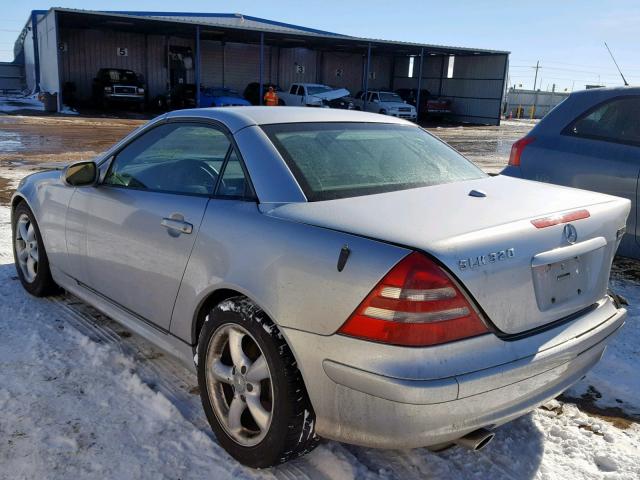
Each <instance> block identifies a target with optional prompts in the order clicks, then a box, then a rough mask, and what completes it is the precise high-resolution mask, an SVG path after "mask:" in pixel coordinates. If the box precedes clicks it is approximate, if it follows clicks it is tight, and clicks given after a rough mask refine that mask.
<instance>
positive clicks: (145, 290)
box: [67, 122, 231, 329]
mask: <svg viewBox="0 0 640 480" xmlns="http://www.w3.org/2000/svg"><path fill="white" fill-rule="evenodd" d="M230 151H231V141H230V140H229V138H228V137H227V135H226V133H225V132H224V131H222V130H221V129H219V128H216V127H215V126H213V125H211V124H205V123H187V122H171V123H165V124H163V125H160V126H157V127H155V128H152V129H151V130H149V131H147V132H145V133H143V134H142V135H141V136H139V137H137V138H136V139H135V140H133V141H132V142H131V143H129V144H128V145H127V146H125V147H124V148H123V149H122V150H120V151H119V152H118V153H117V154H116V155H115V156H114V157H113V159H112V160H111V162H110V165H109V167H108V171H107V172H106V174H105V176H104V179H103V180H102V181H101V182H100V184H99V185H98V186H96V187H91V188H82V189H78V190H77V192H76V194H75V195H74V198H73V199H72V206H71V208H70V211H74V212H75V213H74V214H72V216H71V217H70V218H69V219H68V222H67V223H68V225H71V226H75V228H68V230H69V231H70V232H73V231H76V232H78V231H82V227H78V225H81V224H84V236H83V235H79V236H78V235H77V234H76V237H77V238H74V237H73V233H70V238H68V239H67V244H68V251H69V254H70V256H74V254H75V256H76V257H79V259H80V261H79V262H75V263H77V264H78V266H77V268H76V271H75V275H76V276H77V278H78V280H79V281H81V282H82V283H84V284H85V285H86V286H88V287H89V288H91V289H93V290H95V291H96V292H97V293H99V294H100V295H102V296H104V297H106V298H107V299H109V300H111V301H112V302H114V303H116V304H118V305H120V306H121V307H123V308H124V309H126V310H128V311H130V312H132V313H134V314H135V315H137V316H138V317H141V318H142V319H143V320H145V321H148V322H152V323H154V324H156V325H157V326H158V327H160V328H162V329H168V327H169V324H170V320H171V312H172V310H173V306H174V302H175V298H176V295H177V292H178V288H179V286H180V282H181V279H182V275H183V273H184V270H185V267H186V264H187V261H188V259H189V255H190V253H191V250H192V248H193V245H194V240H195V237H196V234H197V232H198V228H199V226H200V222H201V220H202V217H203V215H204V211H205V209H206V206H207V203H208V201H209V198H210V196H211V195H212V194H213V192H214V191H215V187H216V184H217V182H218V178H219V176H220V175H219V172H220V170H221V168H222V165H223V163H224V160H225V158H226V157H227V156H228V155H229V152H230ZM80 211H82V212H86V217H85V218H84V219H83V218H82V217H81V214H79V213H78V212H80ZM73 215H75V219H74V218H73ZM79 215H80V217H79ZM82 237H84V238H82Z"/></svg>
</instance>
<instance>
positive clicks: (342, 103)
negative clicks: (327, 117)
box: [323, 97, 355, 110]
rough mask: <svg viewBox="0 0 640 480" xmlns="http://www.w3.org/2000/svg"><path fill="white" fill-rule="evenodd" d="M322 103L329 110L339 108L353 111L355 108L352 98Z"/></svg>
mask: <svg viewBox="0 0 640 480" xmlns="http://www.w3.org/2000/svg"><path fill="white" fill-rule="evenodd" d="M323 103H324V104H325V105H328V106H329V108H341V109H343V110H353V109H354V108H355V105H354V103H353V98H352V97H340V98H334V99H333V100H325V101H324V102H323Z"/></svg>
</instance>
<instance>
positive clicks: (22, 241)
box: [15, 213, 39, 283]
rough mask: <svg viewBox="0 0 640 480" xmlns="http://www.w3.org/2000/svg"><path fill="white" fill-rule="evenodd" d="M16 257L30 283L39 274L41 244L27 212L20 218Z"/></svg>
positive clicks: (17, 224)
mask: <svg viewBox="0 0 640 480" xmlns="http://www.w3.org/2000/svg"><path fill="white" fill-rule="evenodd" d="M15 248H16V258H17V259H18V265H19V266H20V270H21V271H22V274H23V275H24V278H25V280H26V281H27V282H28V283H33V282H34V281H35V279H36V276H37V275H38V262H39V254H38V252H39V245H38V237H37V236H36V229H35V226H34V224H33V222H32V221H31V219H30V218H29V216H28V215H27V214H26V213H23V214H21V215H20V217H19V218H18V222H17V223H16V237H15Z"/></svg>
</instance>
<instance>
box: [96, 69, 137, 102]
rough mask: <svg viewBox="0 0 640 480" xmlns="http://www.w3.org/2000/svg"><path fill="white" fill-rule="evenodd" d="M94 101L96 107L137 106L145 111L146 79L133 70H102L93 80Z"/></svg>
mask: <svg viewBox="0 0 640 480" xmlns="http://www.w3.org/2000/svg"><path fill="white" fill-rule="evenodd" d="M92 93H93V100H94V102H95V104H96V105H99V106H101V107H103V108H109V107H111V106H112V105H114V104H116V103H119V104H130V105H136V106H138V108H140V110H143V109H144V104H145V99H146V89H145V85H144V79H143V78H142V76H141V75H137V74H136V73H135V72H134V71H133V70H125V69H122V68H101V69H100V70H98V74H97V75H96V78H94V79H93V88H92Z"/></svg>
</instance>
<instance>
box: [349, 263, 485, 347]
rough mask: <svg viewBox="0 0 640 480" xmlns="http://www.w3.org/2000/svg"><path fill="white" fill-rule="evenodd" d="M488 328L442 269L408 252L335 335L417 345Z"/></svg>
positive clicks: (467, 334) (474, 333)
mask: <svg viewBox="0 0 640 480" xmlns="http://www.w3.org/2000/svg"><path fill="white" fill-rule="evenodd" d="M488 331H489V330H488V329H487V327H486V325H485V324H484V322H483V321H482V320H481V318H480V315H479V314H478V312H477V310H476V308H474V306H473V305H472V304H471V302H470V301H469V300H468V299H467V297H466V296H465V294H464V293H463V292H462V291H461V290H460V288H459V287H458V286H457V285H456V283H455V282H454V281H453V279H452V278H451V277H450V276H449V275H448V274H447V272H445V271H444V270H443V269H442V268H440V267H439V266H438V265H436V264H435V263H434V262H433V261H431V260H429V259H428V258H427V257H425V256H424V255H421V254H419V253H412V254H410V255H408V256H406V257H405V258H404V259H402V260H401V261H400V262H399V263H398V264H397V265H396V266H395V267H394V268H393V269H391V271H390V272H389V273H387V275H386V276H385V277H384V278H383V279H382V280H381V281H380V282H379V283H378V285H376V287H375V288H374V289H373V290H372V291H371V293H369V295H367V297H366V298H365V299H364V300H363V301H362V303H361V304H360V305H359V306H358V308H356V310H355V311H354V312H353V313H352V314H351V316H350V317H349V319H348V320H347V321H346V322H345V323H344V325H342V327H340V330H338V333H340V334H342V335H348V336H350V337H356V338H361V339H364V340H371V341H375V342H381V343H387V344H392V345H402V346H411V347H418V346H429V345H437V344H440V343H446V342H451V341H453V340H460V339H462V338H468V337H474V336H476V335H481V334H484V333H487V332H488Z"/></svg>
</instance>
